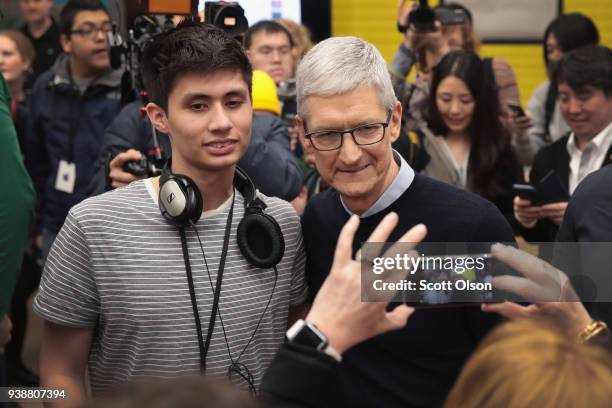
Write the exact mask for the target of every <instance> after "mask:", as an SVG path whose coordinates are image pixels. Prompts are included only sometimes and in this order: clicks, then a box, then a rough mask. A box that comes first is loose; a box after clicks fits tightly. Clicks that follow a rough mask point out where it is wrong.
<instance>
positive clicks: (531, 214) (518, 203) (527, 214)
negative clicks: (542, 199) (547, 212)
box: [513, 196, 541, 226]
mask: <svg viewBox="0 0 612 408" xmlns="http://www.w3.org/2000/svg"><path fill="white" fill-rule="evenodd" d="M513 206H514V213H515V214H516V218H517V220H518V221H519V222H520V223H521V224H523V226H527V225H531V224H533V223H534V222H536V221H537V220H539V219H540V211H541V208H540V207H539V206H535V205H531V201H529V200H525V199H522V198H521V197H519V196H516V197H514V201H513Z"/></svg>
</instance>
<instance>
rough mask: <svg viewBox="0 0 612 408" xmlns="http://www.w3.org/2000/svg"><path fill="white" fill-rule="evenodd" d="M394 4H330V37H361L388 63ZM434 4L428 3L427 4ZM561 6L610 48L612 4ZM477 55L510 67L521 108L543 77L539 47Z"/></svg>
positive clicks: (363, 0)
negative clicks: (587, 21) (583, 19)
mask: <svg viewBox="0 0 612 408" xmlns="http://www.w3.org/2000/svg"><path fill="white" fill-rule="evenodd" d="M483 1H484V0H483ZM486 1H495V0H486ZM534 1H537V0H534ZM459 2H460V1H459ZM397 3H398V1H397V0H332V33H333V35H356V36H358V37H362V38H364V39H366V40H368V41H370V42H371V43H373V44H374V45H376V46H377V47H378V49H380V51H381V52H382V54H383V56H384V57H385V58H386V59H387V61H391V58H393V54H394V53H395V51H396V50H397V47H398V46H399V43H400V42H401V40H402V36H401V34H399V33H398V32H397V29H396V28H395V21H396V18H397V11H396V7H397ZM436 3H437V2H436V1H430V4H436ZM563 3H564V8H563V11H564V12H566V13H569V12H581V13H583V14H586V15H588V16H589V17H591V18H592V19H593V21H594V22H595V24H596V25H597V28H598V29H599V32H600V35H601V43H602V44H604V45H607V46H612V0H564V1H563ZM480 51H481V55H482V56H493V55H495V56H500V57H503V58H505V59H506V60H507V61H509V62H510V64H512V67H513V68H514V71H515V73H516V76H517V78H518V82H519V88H520V92H521V98H522V100H523V104H525V103H526V102H527V100H528V99H529V96H530V95H531V92H532V90H533V88H534V87H535V86H536V85H537V84H538V83H540V82H541V81H543V80H544V79H545V77H546V74H545V71H544V62H543V60H542V47H541V46H540V45H535V44H532V45H521V44H513V45H506V44H504V45H483V46H482V48H481V50H480Z"/></svg>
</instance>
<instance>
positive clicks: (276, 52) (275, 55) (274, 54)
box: [272, 50, 281, 62]
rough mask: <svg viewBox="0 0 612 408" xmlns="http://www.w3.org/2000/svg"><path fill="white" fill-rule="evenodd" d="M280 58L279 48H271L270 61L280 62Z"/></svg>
mask: <svg viewBox="0 0 612 408" xmlns="http://www.w3.org/2000/svg"><path fill="white" fill-rule="evenodd" d="M280 60H281V51H280V50H272V61H273V62H280Z"/></svg>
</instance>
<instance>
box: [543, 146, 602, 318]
mask: <svg viewBox="0 0 612 408" xmlns="http://www.w3.org/2000/svg"><path fill="white" fill-rule="evenodd" d="M608 161H610V158H609V156H608ZM557 242H558V243H557V244H555V251H554V258H553V263H554V264H555V266H557V267H558V268H559V269H561V270H562V271H564V272H565V273H567V274H568V275H577V274H583V275H586V276H587V277H588V278H589V280H591V281H592V282H594V287H595V289H596V290H595V292H594V299H593V300H596V301H593V302H587V303H586V304H585V306H586V307H587V309H588V310H589V312H590V313H591V316H593V318H594V319H596V320H598V319H601V320H604V321H605V322H606V323H607V324H608V327H612V302H609V300H610V299H612V281H611V280H610V267H609V264H610V259H611V257H610V250H611V249H612V248H611V247H610V242H612V164H608V165H607V166H605V167H603V168H602V169H600V170H598V171H596V172H594V173H592V174H590V175H589V176H587V177H586V178H585V179H584V180H583V181H582V182H581V183H580V185H579V186H578V187H577V188H576V191H575V192H574V194H572V198H571V199H570V200H569V203H568V205H567V210H566V211H565V216H564V217H563V224H561V227H560V228H559V233H558V234H557ZM568 242H569V243H574V244H573V245H570V244H567V243H568ZM595 296H596V297H595Z"/></svg>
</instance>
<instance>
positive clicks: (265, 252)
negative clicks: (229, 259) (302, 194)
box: [236, 212, 285, 269]
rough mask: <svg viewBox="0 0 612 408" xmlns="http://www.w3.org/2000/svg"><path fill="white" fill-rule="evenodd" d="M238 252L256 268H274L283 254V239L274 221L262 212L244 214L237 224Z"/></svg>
mask: <svg viewBox="0 0 612 408" xmlns="http://www.w3.org/2000/svg"><path fill="white" fill-rule="evenodd" d="M236 235H237V241H238V247H239V248H240V252H242V255H244V257H245V258H246V260H247V261H249V262H250V263H251V264H252V265H254V266H257V267H258V268H264V269H267V268H272V267H274V266H276V265H277V264H278V263H279V262H280V260H281V259H282V258H283V255H284V254H285V238H284V237H283V232H282V231H281V228H280V226H279V225H278V223H277V222H276V220H275V219H274V218H273V217H272V216H270V215H268V214H265V213H263V212H255V213H251V214H248V213H247V214H246V215H245V216H244V217H243V218H242V220H241V221H240V224H238V231H237V234H236Z"/></svg>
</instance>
